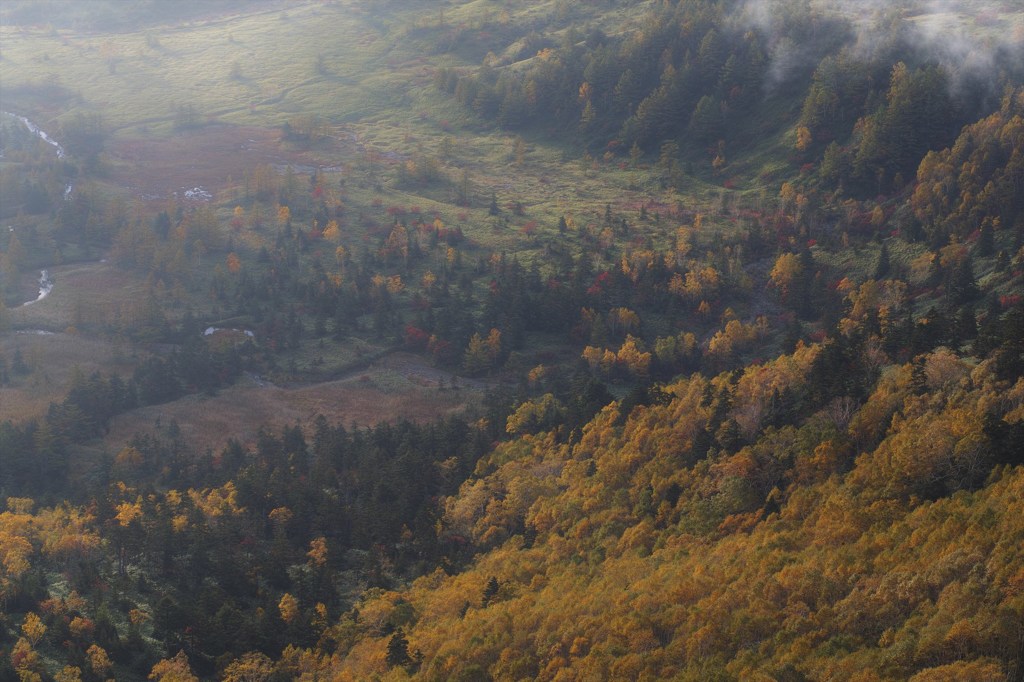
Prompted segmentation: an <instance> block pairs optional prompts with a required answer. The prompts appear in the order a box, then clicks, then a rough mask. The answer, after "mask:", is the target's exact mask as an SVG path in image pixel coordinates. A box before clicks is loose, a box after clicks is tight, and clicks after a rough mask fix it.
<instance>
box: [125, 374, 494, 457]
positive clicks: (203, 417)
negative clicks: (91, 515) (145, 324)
mask: <svg viewBox="0 0 1024 682" xmlns="http://www.w3.org/2000/svg"><path fill="white" fill-rule="evenodd" d="M442 381H443V382H444V388H442V387H441V386H440V382H442ZM457 382H458V385H459V388H457V389H452V388H451V386H452V375H450V374H448V373H446V372H443V371H441V370H437V369H435V368H433V367H430V366H428V365H426V364H424V363H423V362H422V360H419V359H418V358H416V357H415V356H411V355H405V354H396V356H391V357H387V358H383V359H382V360H381V361H379V362H378V363H375V364H374V365H372V366H371V367H369V368H367V370H366V371H364V372H361V373H358V374H356V375H354V376H351V377H348V378H345V379H341V380H338V381H330V382H325V383H320V384H316V385H312V386H302V387H296V388H282V387H280V386H274V385H271V384H266V383H263V382H261V381H259V380H257V379H255V378H253V377H247V378H245V379H243V380H241V381H239V382H238V383H237V384H236V385H234V386H232V387H230V388H227V389H224V390H222V391H220V392H219V393H218V394H217V395H215V396H203V395H193V396H187V397H185V398H182V399H180V400H176V401H174V402H172V403H167V404H165V405H155V406H151V407H145V408H141V409H138V410H133V411H132V412H129V413H126V414H124V415H121V416H119V417H117V418H116V419H114V421H113V423H112V424H111V429H110V433H109V434H108V436H107V438H106V439H105V444H106V446H107V447H108V449H114V450H116V449H117V448H119V447H121V446H123V445H124V443H125V442H126V441H127V440H129V439H130V438H131V437H132V436H133V435H135V434H136V433H159V430H160V427H161V426H166V425H167V424H169V423H170V422H171V421H172V420H173V421H176V422H177V424H178V426H179V428H180V430H181V434H182V438H183V439H184V440H185V442H186V443H188V445H189V446H190V447H192V448H193V449H194V450H195V451H196V452H204V451H205V450H207V449H213V450H217V449H219V448H220V447H222V446H223V445H224V443H225V442H226V441H227V439H228V438H234V439H236V440H238V441H240V442H242V443H252V442H253V441H254V439H255V437H256V435H257V434H258V433H259V430H260V429H261V428H268V429H270V430H272V431H273V430H279V429H280V428H281V427H282V426H285V425H289V424H299V425H301V426H303V427H304V428H306V427H311V426H312V424H313V421H314V419H315V418H316V417H317V415H321V414H322V415H323V416H324V417H326V418H327V420H328V421H329V422H331V423H341V424H345V425H346V426H347V425H350V424H357V425H360V426H370V425H373V424H377V423H379V422H383V421H395V420H399V419H410V420H413V421H418V422H426V421H430V420H433V419H436V418H438V417H443V416H445V415H449V414H454V413H458V412H460V411H462V410H464V409H465V407H466V406H467V405H468V404H470V403H472V402H478V401H479V399H480V397H481V395H482V384H480V383H479V382H470V381H468V380H463V379H459V380H457ZM158 424H159V425H160V426H158ZM308 432H309V428H307V433H308Z"/></svg>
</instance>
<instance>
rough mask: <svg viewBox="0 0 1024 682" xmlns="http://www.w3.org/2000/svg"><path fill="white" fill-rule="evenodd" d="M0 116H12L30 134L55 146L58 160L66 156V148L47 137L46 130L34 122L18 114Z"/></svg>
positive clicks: (3, 112) (4, 112)
mask: <svg viewBox="0 0 1024 682" xmlns="http://www.w3.org/2000/svg"><path fill="white" fill-rule="evenodd" d="M0 114H3V115H5V116H10V117H11V118H16V119H18V120H19V121H21V123H22V125H24V126H25V127H26V128H28V131H29V132H30V133H32V134H33V135H35V136H36V137H38V138H39V139H40V140H42V141H43V142H45V143H47V144H50V145H53V147H54V149H56V150H57V158H58V159H63V158H64V157H65V156H66V154H65V153H64V147H61V146H60V142H57V140H55V139H53V138H52V137H50V136H49V135H47V134H46V131H45V130H43V129H42V128H40V127H39V126H37V125H36V124H35V123H33V122H32V121H30V120H28V119H27V118H25V117H24V116H18V115H17V114H12V113H11V112H9V111H0Z"/></svg>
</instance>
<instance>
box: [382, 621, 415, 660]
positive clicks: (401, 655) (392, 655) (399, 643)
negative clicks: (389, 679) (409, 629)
mask: <svg viewBox="0 0 1024 682" xmlns="http://www.w3.org/2000/svg"><path fill="white" fill-rule="evenodd" d="M386 660H387V663H388V665H389V666H391V667H394V666H396V665H408V664H409V662H410V660H411V659H410V658H409V640H407V639H406V638H405V633H404V632H402V629H401V628H399V629H398V630H395V634H393V635H391V639H390V640H388V653H387V659H386Z"/></svg>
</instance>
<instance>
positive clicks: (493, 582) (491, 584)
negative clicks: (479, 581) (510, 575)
mask: <svg viewBox="0 0 1024 682" xmlns="http://www.w3.org/2000/svg"><path fill="white" fill-rule="evenodd" d="M499 587H501V586H500V585H499V584H498V579H497V578H496V577H494V576H493V575H492V576H491V577H490V578H489V579H488V580H487V585H486V586H485V587H484V598H483V602H482V605H483V607H484V608H486V607H487V605H488V604H490V603H491V600H492V599H494V597H495V596H496V595H497V594H498V588H499Z"/></svg>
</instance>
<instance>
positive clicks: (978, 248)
mask: <svg viewBox="0 0 1024 682" xmlns="http://www.w3.org/2000/svg"><path fill="white" fill-rule="evenodd" d="M995 251H996V241H995V235H994V234H993V233H992V220H991V219H990V218H986V219H985V220H983V221H982V223H981V231H980V232H979V233H978V242H977V243H976V244H975V245H974V252H975V253H977V254H978V255H979V256H981V257H982V258H988V257H989V256H991V255H992V254H993V253H995Z"/></svg>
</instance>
